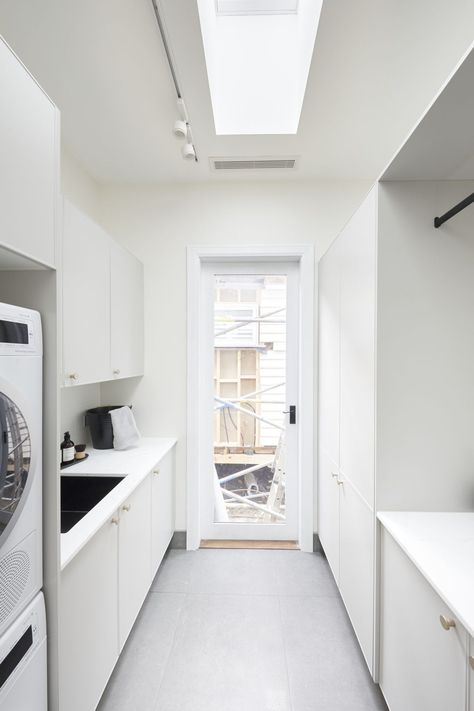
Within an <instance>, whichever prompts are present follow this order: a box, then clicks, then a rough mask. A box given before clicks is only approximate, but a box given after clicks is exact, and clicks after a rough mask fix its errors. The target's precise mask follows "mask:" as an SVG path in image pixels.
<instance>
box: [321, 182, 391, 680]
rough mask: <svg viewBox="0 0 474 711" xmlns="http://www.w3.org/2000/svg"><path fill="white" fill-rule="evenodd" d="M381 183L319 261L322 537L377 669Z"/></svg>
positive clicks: (358, 631) (370, 661)
mask: <svg viewBox="0 0 474 711" xmlns="http://www.w3.org/2000/svg"><path fill="white" fill-rule="evenodd" d="M376 199H377V189H376V188H374V189H373V190H372V192H371V193H370V195H369V196H368V197H367V199H366V200H365V202H364V203H363V204H362V206H361V207H360V208H359V210H358V211H357V213H356V214H355V215H354V217H353V218H352V220H351V221H350V223H349V224H348V225H347V227H346V228H345V229H344V231H343V232H342V233H341V235H340V237H339V238H338V239H337V240H336V242H335V243H334V244H333V245H332V247H331V248H330V250H329V251H328V253H327V254H326V255H325V257H324V258H323V260H322V261H321V266H320V280H319V284H320V318H319V329H320V333H319V344H320V353H319V382H320V391H319V423H320V428H319V497H318V501H319V526H318V530H319V536H320V539H321V543H322V545H323V548H324V550H325V552H326V555H327V558H328V561H329V564H330V565H331V568H332V571H333V574H334V577H335V579H336V581H337V583H338V585H339V589H340V591H341V595H342V597H343V599H344V602H345V604H346V607H347V611H348V613H349V616H350V618H351V620H352V623H353V625H354V629H355V631H356V634H357V636H358V639H359V642H360V645H361V648H362V651H363V653H364V656H365V658H366V660H367V664H368V665H369V668H370V669H371V670H373V667H374V627H373V608H374V565H373V563H374V510H375V509H374V506H375V500H374V499H375V488H374V437H375V412H374V388H375V372H374V360H375V277H376V273H375V266H376V264H375V252H376V249H375V244H376V220H375V216H376Z"/></svg>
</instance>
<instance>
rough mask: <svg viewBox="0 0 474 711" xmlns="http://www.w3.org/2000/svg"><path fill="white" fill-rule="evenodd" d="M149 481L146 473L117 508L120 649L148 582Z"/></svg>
mask: <svg viewBox="0 0 474 711" xmlns="http://www.w3.org/2000/svg"><path fill="white" fill-rule="evenodd" d="M150 496H151V481H150V477H149V476H148V477H147V478H146V479H145V481H144V482H143V483H142V484H140V486H139V487H138V488H137V489H136V490H135V491H134V492H133V494H132V495H131V496H130V497H129V498H128V499H127V501H126V502H125V503H124V504H123V506H122V507H121V510H120V524H119V644H120V649H122V647H123V645H124V644H125V641H126V639H127V637H128V634H129V632H130V630H131V628H132V626H133V623H134V622H135V619H136V617H137V615H138V613H139V611H140V608H141V606H142V603H143V601H144V599H145V597H146V595H147V592H148V590H149V587H150V585H151V567H150V560H151V521H150Z"/></svg>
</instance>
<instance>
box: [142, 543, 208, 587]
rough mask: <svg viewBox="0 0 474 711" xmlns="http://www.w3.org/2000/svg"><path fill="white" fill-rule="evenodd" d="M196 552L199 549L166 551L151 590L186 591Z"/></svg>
mask: <svg viewBox="0 0 474 711" xmlns="http://www.w3.org/2000/svg"><path fill="white" fill-rule="evenodd" d="M198 553H199V551H185V550H170V551H168V553H167V554H166V556H165V559H164V561H163V562H162V564H161V566H160V568H159V570H158V572H157V574H156V576H155V579H154V581H153V583H152V585H151V590H152V591H153V592H177V593H185V592H187V591H188V589H189V583H190V581H191V576H192V572H193V566H194V561H195V558H196V556H197V554H198Z"/></svg>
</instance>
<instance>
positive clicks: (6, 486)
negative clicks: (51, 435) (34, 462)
mask: <svg viewBox="0 0 474 711" xmlns="http://www.w3.org/2000/svg"><path fill="white" fill-rule="evenodd" d="M30 462H31V440H30V433H29V431H28V426H27V424H26V421H25V418H24V417H23V415H22V413H21V411H20V409H19V408H18V406H17V405H16V404H15V403H14V402H13V400H11V399H10V398H9V397H7V395H5V394H4V393H2V392H0V541H1V540H2V538H3V537H4V534H5V531H6V529H7V527H8V525H9V524H10V523H11V522H12V521H13V519H14V516H15V511H17V509H18V507H19V505H20V502H21V499H22V496H23V495H24V493H25V489H26V485H27V481H28V475H29V471H30Z"/></svg>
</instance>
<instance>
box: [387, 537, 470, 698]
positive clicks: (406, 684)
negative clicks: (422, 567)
mask: <svg viewBox="0 0 474 711" xmlns="http://www.w3.org/2000/svg"><path fill="white" fill-rule="evenodd" d="M380 582H381V609H380V626H381V634H380V686H381V688H382V691H383V694H384V696H385V699H386V701H387V703H388V706H389V708H390V711H425V710H426V711H448V710H449V711H464V710H465V709H466V698H467V688H466V681H467V680H466V675H467V663H468V660H467V645H468V639H467V633H466V631H465V630H464V628H463V627H462V626H461V624H460V623H459V622H458V620H456V618H455V617H454V615H453V614H452V613H451V611H450V610H449V608H448V607H447V606H446V605H445V603H444V602H443V601H442V600H441V598H440V597H439V596H438V595H437V593H436V592H435V591H434V590H433V588H432V587H431V586H430V585H429V583H428V582H427V580H426V579H425V578H424V577H423V576H422V574H421V573H420V572H419V571H418V569H417V568H416V567H415V565H414V564H413V563H412V562H411V561H410V559H409V558H408V557H407V556H406V555H405V553H404V552H403V551H402V549H401V548H400V547H399V545H398V544H397V543H396V542H395V541H394V540H393V538H392V537H391V536H390V534H389V533H387V532H386V531H385V530H383V531H382V550H381V581H380ZM441 615H442V616H443V617H444V618H445V620H446V621H451V622H450V624H454V626H452V627H448V629H444V627H443V626H442V624H441V622H440V616H441ZM471 711H472V709H471Z"/></svg>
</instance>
